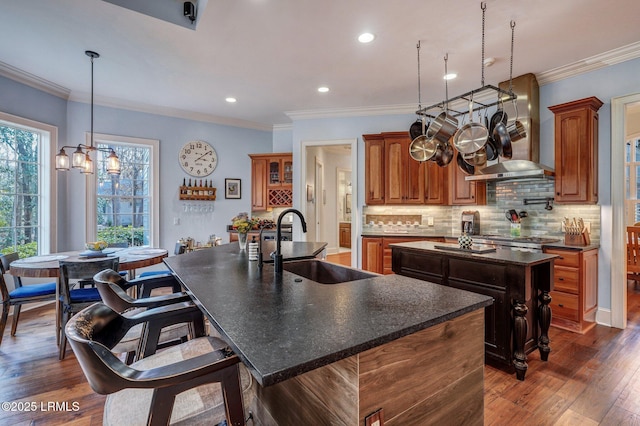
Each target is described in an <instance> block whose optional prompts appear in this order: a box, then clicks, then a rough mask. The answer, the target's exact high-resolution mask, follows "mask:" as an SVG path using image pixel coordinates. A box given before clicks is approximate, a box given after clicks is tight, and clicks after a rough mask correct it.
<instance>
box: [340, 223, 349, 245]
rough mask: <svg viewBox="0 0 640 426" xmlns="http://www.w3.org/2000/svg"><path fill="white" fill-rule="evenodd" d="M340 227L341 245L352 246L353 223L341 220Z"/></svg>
mask: <svg viewBox="0 0 640 426" xmlns="http://www.w3.org/2000/svg"><path fill="white" fill-rule="evenodd" d="M338 229H339V235H338V236H339V246H340V247H347V248H351V223H349V222H340V225H338Z"/></svg>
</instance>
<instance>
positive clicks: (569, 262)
mask: <svg viewBox="0 0 640 426" xmlns="http://www.w3.org/2000/svg"><path fill="white" fill-rule="evenodd" d="M544 252H545V253H548V254H556V255H558V256H560V257H557V258H556V259H555V260H554V265H561V266H571V267H574V268H578V267H580V252H579V251H573V250H558V249H551V248H548V249H544Z"/></svg>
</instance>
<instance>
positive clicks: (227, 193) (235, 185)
mask: <svg viewBox="0 0 640 426" xmlns="http://www.w3.org/2000/svg"><path fill="white" fill-rule="evenodd" d="M224 198H242V192H241V187H240V179H229V178H227V179H225V180H224Z"/></svg>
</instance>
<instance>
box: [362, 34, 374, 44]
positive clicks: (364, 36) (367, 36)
mask: <svg viewBox="0 0 640 426" xmlns="http://www.w3.org/2000/svg"><path fill="white" fill-rule="evenodd" d="M375 38H376V36H375V35H373V34H371V33H362V34H360V35H359V36H358V41H359V42H360V43H371V42H372V41H373V40H374V39H375Z"/></svg>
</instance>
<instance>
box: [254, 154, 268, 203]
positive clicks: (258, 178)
mask: <svg viewBox="0 0 640 426" xmlns="http://www.w3.org/2000/svg"><path fill="white" fill-rule="evenodd" d="M251 209H252V210H266V209H267V159H266V158H254V159H252V160H251Z"/></svg>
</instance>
